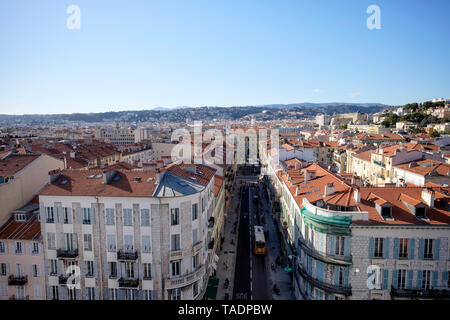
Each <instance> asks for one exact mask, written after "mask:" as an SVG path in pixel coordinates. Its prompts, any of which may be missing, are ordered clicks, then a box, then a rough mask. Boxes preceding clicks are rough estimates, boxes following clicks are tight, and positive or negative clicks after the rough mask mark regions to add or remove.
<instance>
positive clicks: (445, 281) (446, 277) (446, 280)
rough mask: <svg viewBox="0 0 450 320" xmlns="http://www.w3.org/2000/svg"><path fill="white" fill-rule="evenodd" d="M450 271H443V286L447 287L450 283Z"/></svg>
mask: <svg viewBox="0 0 450 320" xmlns="http://www.w3.org/2000/svg"><path fill="white" fill-rule="evenodd" d="M448 273H449V272H448V271H442V286H443V287H446V286H447V284H448Z"/></svg>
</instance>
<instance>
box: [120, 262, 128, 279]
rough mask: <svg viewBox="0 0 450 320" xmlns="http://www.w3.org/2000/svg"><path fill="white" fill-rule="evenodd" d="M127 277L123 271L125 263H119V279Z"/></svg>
mask: <svg viewBox="0 0 450 320" xmlns="http://www.w3.org/2000/svg"><path fill="white" fill-rule="evenodd" d="M126 275H127V273H126V270H125V263H124V262H121V263H120V277H121V278H125V277H126Z"/></svg>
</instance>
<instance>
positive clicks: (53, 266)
mask: <svg viewBox="0 0 450 320" xmlns="http://www.w3.org/2000/svg"><path fill="white" fill-rule="evenodd" d="M49 263H50V275H51V276H56V275H57V274H58V261H57V260H55V259H51V260H49Z"/></svg>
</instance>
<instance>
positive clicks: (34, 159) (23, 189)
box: [0, 152, 64, 225]
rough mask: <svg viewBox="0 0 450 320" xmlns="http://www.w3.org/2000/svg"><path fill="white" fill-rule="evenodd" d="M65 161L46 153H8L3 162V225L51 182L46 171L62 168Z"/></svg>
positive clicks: (0, 197) (0, 187)
mask: <svg viewBox="0 0 450 320" xmlns="http://www.w3.org/2000/svg"><path fill="white" fill-rule="evenodd" d="M63 168H64V161H62V160H60V159H56V158H53V157H51V156H49V155H46V154H41V155H25V154H20V155H19V154H13V153H12V152H7V153H5V154H3V156H2V158H1V159H0V204H1V205H0V225H3V224H4V223H5V222H6V221H7V220H8V219H9V218H10V216H11V212H12V211H13V210H16V209H18V208H20V207H23V206H24V205H26V204H27V203H28V202H29V201H31V199H33V197H34V196H35V195H36V194H37V193H38V192H39V190H40V189H41V188H42V187H44V186H45V184H46V183H47V182H48V176H47V172H49V171H50V170H53V169H63Z"/></svg>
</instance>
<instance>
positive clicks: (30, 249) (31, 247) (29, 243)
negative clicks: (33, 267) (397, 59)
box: [23, 242, 33, 256]
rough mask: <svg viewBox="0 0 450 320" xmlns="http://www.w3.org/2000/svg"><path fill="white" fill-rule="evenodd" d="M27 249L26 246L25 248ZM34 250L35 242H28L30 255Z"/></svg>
mask: <svg viewBox="0 0 450 320" xmlns="http://www.w3.org/2000/svg"><path fill="white" fill-rule="evenodd" d="M23 250H24V251H25V248H23ZM32 252H33V244H32V243H31V242H28V255H29V256H31V255H32Z"/></svg>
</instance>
